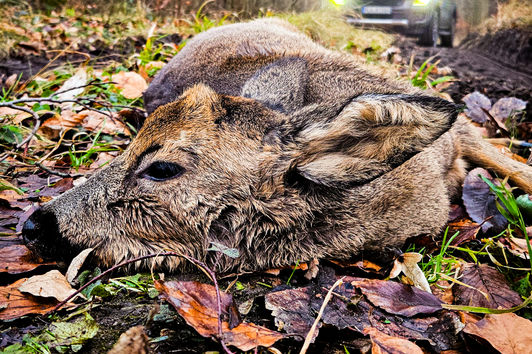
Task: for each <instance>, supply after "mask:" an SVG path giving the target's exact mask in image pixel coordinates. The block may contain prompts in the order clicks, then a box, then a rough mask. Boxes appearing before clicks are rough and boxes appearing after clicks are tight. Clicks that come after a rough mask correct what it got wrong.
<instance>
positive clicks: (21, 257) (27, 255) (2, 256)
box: [0, 245, 55, 274]
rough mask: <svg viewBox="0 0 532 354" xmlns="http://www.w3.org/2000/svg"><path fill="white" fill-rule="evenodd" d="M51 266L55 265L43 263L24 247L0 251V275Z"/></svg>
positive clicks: (15, 246) (17, 246)
mask: <svg viewBox="0 0 532 354" xmlns="http://www.w3.org/2000/svg"><path fill="white" fill-rule="evenodd" d="M53 264H55V263H54V262H49V263H44V262H43V261H42V259H40V258H38V257H37V256H35V255H34V254H33V253H32V252H31V251H30V250H29V249H28V247H26V246H24V245H11V246H7V247H4V248H2V249H1V251H0V273H9V274H20V273H24V272H29V271H31V270H33V269H35V268H37V267H40V266H43V265H53Z"/></svg>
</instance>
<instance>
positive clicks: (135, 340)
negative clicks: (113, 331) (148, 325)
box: [107, 326, 150, 354]
mask: <svg viewBox="0 0 532 354" xmlns="http://www.w3.org/2000/svg"><path fill="white" fill-rule="evenodd" d="M149 344H150V342H149V338H148V336H147V335H146V330H145V328H144V326H135V327H132V328H130V329H128V330H127V331H126V332H124V333H122V334H121V335H120V338H118V341H117V342H116V343H115V345H114V346H113V348H112V349H111V350H110V351H108V352H107V354H146V353H149V352H150V346H149Z"/></svg>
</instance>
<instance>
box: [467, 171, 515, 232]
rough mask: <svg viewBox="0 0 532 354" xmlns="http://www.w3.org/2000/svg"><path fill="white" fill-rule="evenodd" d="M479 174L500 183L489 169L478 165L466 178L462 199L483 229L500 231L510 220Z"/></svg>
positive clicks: (468, 211) (472, 217)
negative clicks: (499, 208)
mask: <svg viewBox="0 0 532 354" xmlns="http://www.w3.org/2000/svg"><path fill="white" fill-rule="evenodd" d="M479 175H482V176H484V177H486V178H488V179H489V180H490V181H492V182H493V183H494V184H495V185H499V183H498V182H497V181H495V180H494V179H493V178H492V177H491V175H490V174H489V172H488V171H486V170H485V169H483V168H480V167H477V168H475V169H473V170H471V171H470V172H469V173H468V174H467V176H466V178H465V181H464V188H463V191H462V200H463V201H464V205H465V207H466V210H467V213H468V214H469V216H470V217H471V219H473V221H475V222H477V223H479V224H482V231H484V232H487V231H488V230H490V229H493V230H492V231H493V232H499V231H501V230H503V229H504V228H505V227H506V225H507V224H508V220H506V218H505V217H504V216H502V214H501V213H500V212H499V210H497V206H496V203H495V200H496V196H495V194H494V193H493V192H492V191H491V190H490V187H489V186H488V185H487V184H486V183H485V182H484V181H483V180H482V179H481V178H480V177H479ZM488 218H489V220H488Z"/></svg>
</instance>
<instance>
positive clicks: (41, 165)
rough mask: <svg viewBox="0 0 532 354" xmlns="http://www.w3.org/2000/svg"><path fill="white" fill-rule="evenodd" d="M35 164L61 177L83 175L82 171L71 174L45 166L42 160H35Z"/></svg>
mask: <svg viewBox="0 0 532 354" xmlns="http://www.w3.org/2000/svg"><path fill="white" fill-rule="evenodd" d="M35 166H37V167H39V168H40V169H41V170H43V171H44V172H47V173H49V174H51V175H56V176H59V177H63V178H75V177H81V176H83V175H82V174H80V173H76V174H74V175H72V174H70V173H65V172H60V171H55V170H52V169H50V168H48V167H46V166H44V165H43V164H42V163H40V162H35Z"/></svg>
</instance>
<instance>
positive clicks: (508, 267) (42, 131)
mask: <svg viewBox="0 0 532 354" xmlns="http://www.w3.org/2000/svg"><path fill="white" fill-rule="evenodd" d="M17 16H19V22H18V23H17V22H16V21H15V22H14V23H8V24H6V23H0V25H2V26H3V27H1V28H0V29H2V30H3V32H2V33H3V35H4V36H7V35H9V43H10V45H11V47H10V48H9V50H5V48H4V50H5V52H4V54H3V56H2V58H1V59H0V84H1V86H2V87H3V91H2V93H1V94H0V146H1V148H2V156H1V159H2V161H1V162H0V187H1V188H0V233H1V236H0V248H1V249H0V266H1V267H0V274H2V277H1V280H0V320H1V322H0V333H1V339H0V349H2V350H4V351H5V352H36V353H47V352H50V351H52V350H56V351H59V352H77V351H80V350H81V351H82V352H91V353H102V352H105V351H106V350H109V349H111V348H112V347H113V345H114V344H115V343H116V342H117V340H118V338H119V337H120V335H121V334H122V333H124V332H126V331H127V330H128V329H130V328H133V327H135V326H143V327H142V328H140V329H139V327H137V329H136V330H138V331H140V332H138V331H137V332H135V329H134V330H132V331H131V332H128V333H129V334H128V336H129V337H128V340H129V341H130V342H135V343H136V344H137V345H139V346H141V347H142V346H147V347H149V349H150V350H151V351H153V352H160V353H167V352H206V351H221V350H222V348H221V347H220V344H219V343H218V341H219V339H220V337H219V333H218V332H217V327H216V322H217V321H218V319H221V320H222V321H224V322H228V323H229V327H230V328H231V331H234V330H235V329H237V328H241V331H240V332H239V333H238V334H235V333H234V332H231V331H229V332H227V333H224V338H225V339H224V341H225V342H226V343H227V344H228V345H231V346H233V347H236V348H239V349H240V350H242V351H249V350H252V349H253V348H254V347H256V346H260V347H261V348H265V347H270V346H272V345H273V347H275V348H276V349H274V348H270V351H272V352H276V351H275V350H280V351H281V352H295V351H299V349H300V348H301V345H302V340H303V339H304V338H305V336H306V335H307V333H308V332H309V331H311V326H312V324H313V323H314V321H315V319H316V314H317V313H318V311H319V310H320V306H321V305H322V303H323V302H324V298H326V296H327V294H328V292H330V291H329V290H330V289H332V288H333V287H334V283H335V282H336V281H337V280H338V279H343V282H344V285H341V286H338V287H336V288H335V289H334V295H333V297H332V298H331V300H330V302H329V304H328V305H327V307H326V308H325V310H324V312H323V317H322V320H321V322H319V325H318V327H319V329H318V330H316V331H315V332H314V335H317V337H315V342H314V344H312V345H311V347H310V350H309V351H310V352H316V353H319V352H338V353H349V352H356V351H359V350H360V351H368V350H369V349H370V348H372V347H375V346H379V347H380V348H381V349H382V348H388V349H389V350H391V349H393V350H396V351H400V350H402V351H403V352H415V350H418V349H419V348H423V349H424V350H426V351H436V352H439V351H444V350H458V351H464V352H465V351H468V350H472V349H473V348H478V346H483V347H485V348H489V349H490V350H492V349H496V350H499V351H504V350H506V349H507V348H519V346H521V345H525V344H526V343H528V344H530V340H531V337H530V333H532V330H530V328H531V327H532V325H531V322H530V321H529V320H528V319H530V318H532V311H531V308H530V307H529V306H528V304H529V302H530V301H531V299H530V296H531V294H532V293H531V291H532V285H531V283H530V278H529V276H530V272H531V271H532V269H531V265H530V262H529V258H530V257H529V249H530V245H529V242H528V236H527V235H530V234H531V233H532V230H531V228H530V226H528V227H526V225H531V222H532V201H531V198H530V196H528V195H524V194H523V193H522V192H520V191H519V190H513V194H512V191H510V190H509V188H506V187H505V186H506V185H505V184H504V183H502V184H501V183H499V182H497V181H498V180H497V179H496V178H495V177H493V176H491V175H490V173H489V172H488V171H478V169H476V170H475V173H470V175H469V176H468V179H466V185H465V186H464V194H463V196H462V200H457V201H456V202H455V203H456V204H453V209H452V210H453V211H452V213H451V215H450V216H449V225H448V229H447V230H446V231H445V232H442V235H441V238H439V239H436V240H434V239H417V240H412V242H411V243H409V244H407V245H405V247H404V249H403V251H404V252H406V253H405V254H407V255H409V256H412V257H414V258H415V256H414V255H415V254H417V253H419V254H420V255H421V256H420V257H421V258H422V260H421V262H420V263H419V267H420V268H421V270H422V271H423V273H424V276H425V277H426V279H427V280H428V282H429V284H430V287H431V289H432V292H433V294H434V295H430V294H428V293H425V292H423V291H421V290H418V289H417V288H411V287H410V286H409V285H404V284H402V283H401V282H397V281H393V280H389V278H388V277H389V271H390V269H391V268H392V267H393V266H394V265H395V267H404V268H407V266H405V264H407V263H408V261H407V260H405V259H404V258H407V257H404V258H402V257H399V258H398V259H395V260H392V262H390V263H386V264H375V263H372V262H370V261H369V260H362V259H354V260H353V261H352V262H345V261H344V262H328V261H320V262H319V263H318V264H317V263H315V262H307V263H302V264H297V265H294V266H293V267H289V268H287V269H281V270H270V271H268V272H265V273H260V274H225V275H218V278H219V286H218V287H216V288H214V287H213V286H212V285H209V284H211V282H210V281H209V278H208V277H207V276H205V275H190V274H189V275H181V276H173V277H172V280H173V281H175V282H171V281H169V277H168V276H166V277H165V276H164V275H160V274H157V275H153V274H149V273H148V274H144V273H142V274H129V275H124V274H122V273H119V272H114V273H112V274H110V275H109V276H107V277H104V278H102V279H99V280H98V281H96V282H95V283H94V284H92V285H91V286H89V287H88V288H87V289H85V290H84V291H83V295H84V297H85V299H78V300H76V301H74V302H75V304H72V305H71V306H70V307H69V308H68V309H62V310H60V311H58V312H54V313H52V314H50V313H48V312H49V311H50V310H52V309H53V307H54V306H56V305H57V303H58V302H59V301H60V300H62V299H64V298H65V296H64V294H63V295H59V294H58V293H59V292H60V291H59V290H58V289H59V288H61V287H64V286H70V285H68V283H70V284H73V286H74V288H79V287H80V286H81V285H83V284H86V283H87V282H88V281H89V280H90V279H94V278H95V277H97V276H98V275H99V274H100V273H101V270H100V269H99V268H95V267H93V266H91V265H90V263H88V264H86V265H84V266H83V267H82V268H81V269H80V270H79V275H77V276H76V277H74V279H73V280H72V279H71V281H69V282H68V283H67V285H65V284H63V283H64V280H57V278H54V279H55V280H52V279H51V278H49V277H51V275H50V273H51V272H53V271H54V270H55V269H57V265H56V264H39V262H38V261H35V260H34V259H33V258H31V257H30V254H29V251H28V250H27V249H26V248H25V246H24V245H23V244H22V240H21V237H20V230H21V227H22V223H23V222H24V221H25V220H26V219H27V218H28V216H29V215H30V214H31V212H32V211H33V210H35V208H36V207H37V206H38V205H41V204H42V203H45V202H46V201H49V200H50V199H51V198H53V197H55V196H57V195H60V194H61V193H63V192H64V191H66V190H68V189H70V188H72V187H73V186H74V185H76V184H78V183H79V181H80V179H83V178H85V176H89V175H90V174H92V173H93V172H94V171H97V170H99V169H100V168H102V167H104V166H105V165H106V164H107V163H108V161H110V160H111V159H112V158H114V157H115V156H117V155H118V154H119V153H120V152H122V151H123V150H124V149H126V148H127V145H128V144H129V142H130V141H131V139H132V138H133V137H134V136H135V133H136V127H137V125H136V122H137V119H139V117H140V118H141V119H142V114H143V111H142V98H141V93H142V91H143V90H144V89H145V87H146V85H148V84H149V82H150V81H151V79H152V78H153V76H154V75H155V74H156V73H157V71H158V70H159V69H160V68H161V66H162V65H164V63H166V62H167V61H168V60H169V59H170V58H171V57H172V56H173V55H175V54H176V53H178V51H179V50H180V49H181V48H182V46H183V44H184V43H185V42H186V41H185V40H186V39H187V38H190V36H193V35H194V34H195V33H199V32H201V31H203V30H207V29H208V28H210V27H212V26H215V25H221V24H223V22H224V21H222V20H221V19H220V18H217V19H214V18H209V17H207V16H204V15H198V14H197V15H196V16H195V17H193V18H191V19H188V22H187V21H176V20H174V21H171V22H170V23H160V24H159V25H158V26H157V27H150V26H149V25H148V24H146V23H142V25H139V24H138V23H136V22H134V20H132V21H131V22H129V23H126V22H124V21H123V20H121V21H117V22H116V23H114V24H112V23H111V22H112V21H110V20H109V19H104V18H102V17H99V16H96V15H95V16H92V17H91V16H88V15H86V14H81V15H80V14H76V13H74V12H72V11H70V12H69V11H63V12H62V13H60V14H51V15H50V14H48V15H44V14H38V15H36V14H27V13H21V14H18V15H17ZM284 17H285V18H286V17H288V19H289V20H292V21H293V23H295V24H296V25H297V26H299V27H300V28H301V29H302V30H303V31H305V32H307V33H308V34H309V35H311V36H312V37H313V38H314V39H315V40H318V41H320V42H321V43H322V44H323V45H325V46H328V47H332V48H335V49H339V50H345V51H348V52H350V53H352V54H353V55H354V56H355V57H356V59H357V60H359V61H361V62H365V63H367V64H368V65H373V66H376V67H378V68H381V69H382V70H383V71H385V72H386V73H388V74H390V73H392V75H394V76H396V77H397V78H398V79H401V80H409V81H411V82H412V83H413V84H414V85H417V86H419V87H422V88H424V89H427V90H432V91H434V93H435V94H438V95H441V96H442V97H445V98H448V99H452V100H453V101H454V102H456V103H460V104H464V107H465V114H466V115H467V116H468V117H469V118H470V119H471V120H472V121H473V122H474V124H475V125H476V126H477V127H478V129H479V131H481V132H482V133H483V134H484V136H485V137H486V138H488V139H490V140H491V141H492V142H494V143H497V144H498V147H500V149H501V151H504V153H506V154H508V155H509V156H512V157H513V158H515V159H516V160H519V161H521V162H526V160H527V158H528V157H529V156H530V147H531V146H532V108H531V105H530V102H531V99H532V91H531V87H532V48H531V43H532V42H531V40H530V39H531V37H532V30H531V29H530V28H510V29H501V30H500V31H496V32H493V33H490V34H486V35H482V36H481V35H476V36H475V35H471V36H468V37H467V38H466V39H465V40H464V41H463V42H462V43H461V44H459V45H458V46H456V47H455V48H441V47H435V48H425V47H419V46H417V45H416V43H415V41H414V40H413V39H409V38H405V37H402V36H400V35H388V34H382V33H380V32H378V31H362V30H358V29H349V31H347V33H346V34H345V35H344V36H343V37H342V38H336V37H333V36H325V35H324V33H327V32H334V31H338V28H336V27H335V28H332V27H331V28H329V27H327V24H329V23H335V21H336V20H337V19H336V20H334V19H333V20H331V21H329V22H327V21H321V24H320V26H322V25H323V23H325V27H319V26H318V27H319V28H317V29H316V24H315V23H311V24H309V22H308V18H307V17H305V16H304V15H302V16H299V17H298V16H297V15H296V16H293V17H291V18H290V16H284ZM311 17H312V16H310V18H311ZM302 19H303V20H302ZM229 20H230V19H229ZM304 21H307V22H304ZM302 22H304V23H302ZM137 25H138V27H139V28H136V26H137ZM313 26H314V27H313ZM331 26H332V25H331ZM334 26H338V25H337V24H336V23H335V25H334ZM136 29H137V30H136ZM340 32H341V31H340ZM6 33H7V35H6ZM121 33H123V34H124V35H120V34H121ZM350 35H351V37H349V36H350ZM4 38H7V37H4ZM367 38H371V40H368V39H367ZM6 43H8V42H7V41H6ZM69 80H70V83H69V85H74V86H79V88H80V90H72V91H75V92H74V93H73V95H72V96H68V97H67V96H64V95H57V93H59V92H62V91H63V92H64V90H65V88H68V87H72V86H68V85H67V84H66V83H67V82H68V81H69ZM52 96H53V98H54V99H57V100H58V101H60V100H61V99H63V100H65V99H66V100H68V99H70V100H72V104H71V105H70V106H65V105H64V103H65V102H62V103H61V102H59V103H57V102H56V103H54V102H51V101H42V100H39V99H40V98H42V97H52ZM28 99H29V100H28ZM31 99H35V100H34V101H32V100H31ZM17 100H19V101H17ZM20 100H22V101H20ZM24 100H26V101H24ZM2 104H3V105H2ZM10 105H11V106H10ZM13 105H17V106H19V107H23V108H25V109H26V111H20V110H17V109H16V108H14V107H13ZM482 108H484V110H483V109H482ZM28 110H29V111H31V112H34V113H36V114H37V118H38V119H39V120H40V121H41V126H40V127H39V129H38V130H35V129H34V128H35V116H34V115H33V114H32V113H31V112H28ZM486 111H487V112H488V113H486ZM28 136H33V138H32V139H31V140H29V141H24V140H25V138H27V137H28ZM479 174H482V175H483V176H485V178H487V179H488V181H492V182H493V183H495V184H496V185H497V183H499V184H498V185H497V186H498V187H497V186H494V188H493V190H491V191H490V188H489V187H487V184H483V183H482V181H480V180H479V179H478V175H479ZM501 177H504V176H501ZM479 181H480V186H479V183H478V182H479ZM501 186H502V187H501ZM479 195H480V199H481V200H480V201H478V200H477V199H476V198H479ZM496 195H497V196H498V197H499V200H500V203H504V204H505V205H506V203H509V204H508V205H506V207H507V209H508V208H510V209H512V206H516V210H517V211H516V212H515V213H514V214H512V213H510V214H511V215H502V214H501V213H500V212H499V211H498V209H497V206H496V200H497V198H496ZM473 196H474V197H473ZM502 199H504V200H505V202H503V201H502ZM475 203H476V204H475ZM471 205H473V207H470V206H471ZM479 208H480V209H482V210H481V213H480V214H481V215H482V216H479V213H478V209H479ZM475 210H476V211H475ZM512 210H513V209H512ZM490 213H491V214H490ZM220 251H221V252H222V253H224V254H225V255H226V256H228V254H229V253H230V250H220ZM414 263H416V262H414ZM66 266H67V265H63V267H66ZM60 269H61V270H63V269H64V268H60ZM200 274H202V273H201V272H200ZM40 275H47V276H48V278H37V279H38V281H39V282H43V281H46V282H49V284H50V286H49V288H50V289H52V290H51V294H50V295H48V296H47V297H42V296H40V295H39V294H36V293H32V292H31V290H28V291H23V290H21V288H20V286H21V284H22V283H24V281H26V280H27V279H32V277H34V276H40ZM56 275H57V274H56V273H54V274H53V276H54V277H55V276H56ZM165 278H166V279H165ZM406 278H408V274H407V276H406ZM406 278H405V277H403V279H401V281H402V282H406V283H408V279H406ZM43 279H44V280H43ZM414 282H415V280H414ZM47 284H48V283H47ZM58 284H63V285H58ZM220 292H221V294H220V295H221V297H222V303H223V311H221V313H220V312H219V311H218V310H217V309H216V308H215V306H213V304H214V303H215V301H212V296H213V294H216V293H218V294H219V293H220ZM331 293H332V292H331ZM28 294H32V295H28ZM209 294H210V295H209ZM226 294H231V295H226ZM390 294H391V295H390ZM427 294H428V295H427ZM429 295H430V296H429ZM209 296H211V297H210V298H209ZM231 296H232V298H231ZM398 297H401V298H403V299H407V300H405V303H404V307H403V308H398V307H397V304H396V303H394V301H393V300H394V299H396V298H398ZM202 299H203V300H202ZM16 301H19V302H16ZM202 301H203V302H202ZM15 302H16V304H15ZM176 303H180V304H181V310H180V309H179V306H177V307H178V309H177V310H176V309H174V307H172V305H174V306H175V304H176ZM191 303H194V306H195V308H196V309H197V310H198V311H199V312H200V313H201V316H198V314H197V313H193V312H190V311H189V312H187V311H186V310H183V308H185V307H186V306H183V304H191ZM452 306H458V307H455V308H453V307H452ZM47 313H48V314H47ZM486 313H487V315H485V314H486ZM233 317H235V318H233ZM242 320H243V322H242ZM232 321H233V322H234V325H235V327H234V328H232ZM523 321H524V322H523ZM252 324H254V325H256V327H253V326H251V325H252ZM245 325H246V326H247V327H246V326H245ZM259 326H260V327H259ZM213 328H214V329H213ZM503 328H505V329H508V328H510V329H512V328H514V330H507V331H503V330H502V329H503ZM143 331H144V332H143ZM502 332H505V334H504V335H501V333H502ZM139 333H140V334H139ZM143 333H144V334H143ZM198 333H199V334H198ZM318 333H319V335H318ZM200 334H201V335H200ZM146 335H147V336H146ZM250 343H251V344H250ZM274 343H275V344H274ZM411 345H412V346H415V347H412V346H411ZM390 348H391V349H390ZM416 348H417V349H416ZM261 350H264V351H266V349H261ZM419 350H420V349H419Z"/></svg>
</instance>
